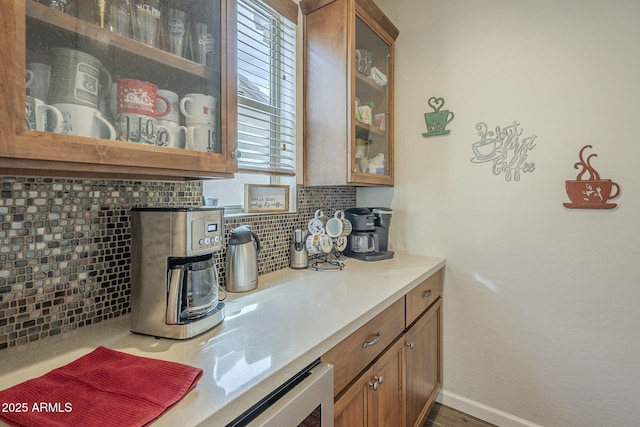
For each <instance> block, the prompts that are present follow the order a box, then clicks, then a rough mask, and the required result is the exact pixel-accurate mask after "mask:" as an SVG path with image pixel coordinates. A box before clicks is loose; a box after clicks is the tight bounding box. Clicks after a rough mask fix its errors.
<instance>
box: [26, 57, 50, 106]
mask: <svg viewBox="0 0 640 427" xmlns="http://www.w3.org/2000/svg"><path fill="white" fill-rule="evenodd" d="M27 74H28V75H30V77H31V78H30V79H29V80H28V81H27V88H28V89H29V95H31V96H33V97H35V98H38V99H41V100H43V101H44V102H47V97H48V96H49V82H50V81H51V65H49V64H42V63H39V62H30V63H29V64H27Z"/></svg>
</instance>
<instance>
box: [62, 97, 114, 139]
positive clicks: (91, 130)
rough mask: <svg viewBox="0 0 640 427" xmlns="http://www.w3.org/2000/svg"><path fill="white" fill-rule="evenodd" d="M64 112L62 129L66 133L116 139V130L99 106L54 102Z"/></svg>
mask: <svg viewBox="0 0 640 427" xmlns="http://www.w3.org/2000/svg"><path fill="white" fill-rule="evenodd" d="M53 106H54V107H56V108H57V109H59V110H60V111H61V112H62V117H63V119H64V120H63V121H62V131H61V133H64V134H66V135H78V136H87V137H89V138H103V139H116V131H115V129H114V128H113V125H112V124H111V123H109V121H108V120H107V119H105V118H104V117H102V113H100V111H99V110H98V109H97V108H92V107H87V106H86V105H77V104H69V103H58V104H54V105H53Z"/></svg>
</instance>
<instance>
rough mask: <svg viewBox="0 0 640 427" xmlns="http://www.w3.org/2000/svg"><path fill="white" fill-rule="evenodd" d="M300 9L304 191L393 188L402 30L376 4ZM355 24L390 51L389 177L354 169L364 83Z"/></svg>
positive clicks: (339, 1)
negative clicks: (396, 67) (396, 70)
mask: <svg viewBox="0 0 640 427" xmlns="http://www.w3.org/2000/svg"><path fill="white" fill-rule="evenodd" d="M300 8H301V10H302V12H303V14H304V20H305V22H304V31H305V41H304V45H305V47H304V64H305V75H304V91H305V95H304V97H305V111H304V120H305V125H304V183H305V185H362V186H366V185H386V186H390V185H393V183H394V166H393V162H394V156H393V133H394V120H393V107H394V105H393V91H394V89H393V88H394V86H393V80H394V75H393V58H394V43H395V39H396V38H397V37H398V34H399V32H398V29H397V28H396V27H395V26H394V25H393V23H392V22H391V21H390V20H389V19H388V18H387V17H386V16H385V15H384V14H383V13H382V11H381V10H380V9H379V8H378V7H377V6H376V5H375V3H374V2H373V1H372V0H302V1H301V2H300ZM356 18H359V19H360V20H362V21H363V22H364V24H365V25H366V26H367V27H369V29H371V30H372V31H373V32H374V33H375V34H376V36H377V37H379V38H380V39H381V40H383V41H384V42H385V43H386V44H387V45H388V46H389V58H388V61H389V70H388V76H387V79H388V88H387V90H386V93H387V95H386V98H387V99H386V101H387V103H388V114H387V118H386V126H385V127H386V133H387V138H388V145H389V147H388V153H387V155H388V158H387V163H388V170H389V173H388V174H386V175H377V174H374V173H364V172H361V171H359V170H358V168H357V167H356V119H355V102H356V101H355V99H356V86H357V85H358V84H363V82H364V81H366V77H364V76H363V75H361V74H359V73H358V71H357V70H356V68H355V56H356V55H355V54H356ZM364 84H366V83H364ZM358 126H359V127H360V128H363V126H362V125H358ZM374 132H375V130H374Z"/></svg>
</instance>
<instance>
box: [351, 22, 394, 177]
mask: <svg viewBox="0 0 640 427" xmlns="http://www.w3.org/2000/svg"><path fill="white" fill-rule="evenodd" d="M354 61H355V65H354V71H353V75H354V76H355V77H354V87H355V94H354V97H353V104H352V108H353V116H352V117H354V118H355V120H353V123H354V133H353V135H354V138H353V139H354V141H352V144H353V145H352V149H351V153H353V154H352V171H353V172H354V175H356V176H357V175H359V174H365V175H368V176H370V178H371V179H376V177H377V178H380V179H385V178H389V177H392V176H393V149H392V146H393V145H392V140H391V135H392V134H393V122H392V119H393V116H392V114H390V111H391V108H392V94H393V87H392V84H393V75H392V65H393V64H392V62H391V61H392V40H390V41H385V40H384V39H383V38H382V37H381V36H380V35H378V33H377V32H376V31H374V30H373V29H372V28H371V26H370V25H368V24H367V23H366V22H365V21H364V20H363V18H361V17H360V16H358V15H356V24H355V58H354ZM361 176H362V175H361Z"/></svg>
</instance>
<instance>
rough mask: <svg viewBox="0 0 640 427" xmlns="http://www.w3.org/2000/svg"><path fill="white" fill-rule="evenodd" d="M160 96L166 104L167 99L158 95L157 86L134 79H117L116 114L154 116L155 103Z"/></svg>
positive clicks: (167, 103) (167, 102)
mask: <svg viewBox="0 0 640 427" xmlns="http://www.w3.org/2000/svg"><path fill="white" fill-rule="evenodd" d="M158 98H160V100H161V101H163V102H164V103H165V104H166V105H170V104H169V100H168V99H167V98H165V97H164V96H162V95H158V86H156V85H154V84H153V83H149V82H145V81H142V80H136V79H127V78H120V79H118V89H117V107H116V112H117V114H142V115H145V116H149V117H153V118H155V117H156V103H157V99H158Z"/></svg>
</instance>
